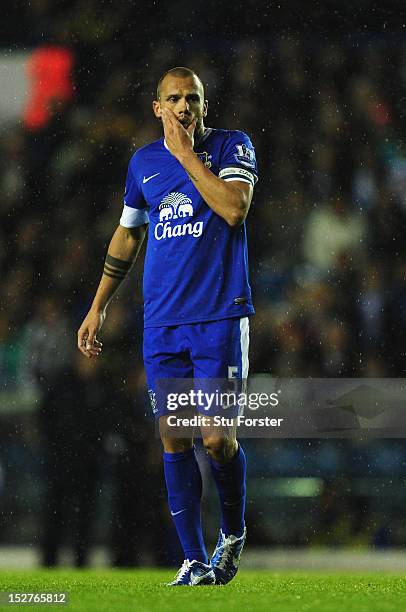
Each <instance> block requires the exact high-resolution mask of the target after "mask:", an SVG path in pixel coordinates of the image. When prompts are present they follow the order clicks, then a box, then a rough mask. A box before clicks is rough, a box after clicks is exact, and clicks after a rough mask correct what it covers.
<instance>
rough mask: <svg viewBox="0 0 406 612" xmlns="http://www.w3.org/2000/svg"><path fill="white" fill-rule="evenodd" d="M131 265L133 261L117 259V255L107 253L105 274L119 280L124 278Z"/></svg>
mask: <svg viewBox="0 0 406 612" xmlns="http://www.w3.org/2000/svg"><path fill="white" fill-rule="evenodd" d="M131 265H132V261H125V260H124V259H117V257H112V256H111V255H109V254H108V253H107V255H106V261H105V262H104V269H103V274H105V275H106V276H110V277H111V278H115V279H117V280H123V278H124V277H125V275H126V274H127V272H128V270H129V269H130V268H131Z"/></svg>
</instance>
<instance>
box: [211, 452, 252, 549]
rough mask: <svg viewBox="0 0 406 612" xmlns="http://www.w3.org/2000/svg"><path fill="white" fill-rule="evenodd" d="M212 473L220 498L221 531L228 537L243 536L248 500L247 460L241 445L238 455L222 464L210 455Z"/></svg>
mask: <svg viewBox="0 0 406 612" xmlns="http://www.w3.org/2000/svg"><path fill="white" fill-rule="evenodd" d="M209 460H210V465H211V471H212V474H213V477H214V480H215V482H216V486H217V491H218V494H219V498H220V508H221V530H222V531H223V533H224V534H225V535H226V536H228V535H235V536H237V537H240V536H242V534H243V532H244V513H245V498H246V486H245V478H246V460H245V454H244V451H243V449H242V447H241V446H240V445H239V446H238V450H237V452H236V454H235V455H234V456H233V457H232V458H231V459H230V461H227V463H224V464H220V463H216V462H215V461H213V459H212V458H211V457H210V455H209Z"/></svg>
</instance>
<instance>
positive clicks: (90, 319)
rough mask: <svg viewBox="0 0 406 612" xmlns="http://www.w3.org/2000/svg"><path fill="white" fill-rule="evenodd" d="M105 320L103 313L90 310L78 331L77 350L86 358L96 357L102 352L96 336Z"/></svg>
mask: <svg viewBox="0 0 406 612" xmlns="http://www.w3.org/2000/svg"><path fill="white" fill-rule="evenodd" d="M105 318H106V313H105V311H103V312H101V311H98V310H92V309H90V310H89V312H88V314H87V316H86V318H85V320H84V321H83V323H82V325H81V326H80V328H79V330H78V349H79V350H80V352H81V353H83V355H85V356H86V357H90V358H92V357H98V355H100V353H101V351H102V346H103V345H102V343H101V342H100V341H99V340H97V338H96V334H97V333H98V332H99V330H100V329H101V326H102V325H103V323H104V319H105Z"/></svg>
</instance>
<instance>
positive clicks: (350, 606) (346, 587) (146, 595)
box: [0, 569, 406, 612]
mask: <svg viewBox="0 0 406 612" xmlns="http://www.w3.org/2000/svg"><path fill="white" fill-rule="evenodd" d="M173 575H174V572H173V571H167V570H166V571H162V570H154V569H151V570H147V569H143V570H139V569H136V570H133V571H129V570H125V571H123V570H109V569H105V570H95V569H91V570H82V571H78V570H65V569H64V570H26V571H22V570H21V571H14V570H2V571H1V572H0V591H3V592H4V591H14V592H31V593H32V592H54V593H55V592H62V591H66V592H67V593H68V596H69V603H68V604H67V605H50V604H48V605H29V606H28V605H18V606H17V605H7V606H0V609H1V610H9V611H10V609H13V608H18V609H20V610H21V609H22V608H28V609H30V610H32V609H41V610H62V611H63V610H66V611H67V612H73V611H76V610H80V611H83V612H84V611H86V612H92V611H93V610H94V611H98V612H104V611H106V612H120V611H124V610H131V611H134V612H138V611H143V612H144V611H145V612H151V611H152V612H158V610H159V611H161V610H163V611H173V612H175V611H176V612H183V611H187V612H189V611H194V610H199V611H200V610H201V611H202V612H203V611H204V612H208V611H214V610H216V611H217V610H221V611H223V610H225V611H227V610H233V611H234V612H248V611H251V610H252V611H255V612H260V611H262V610H264V611H265V610H266V611H267V612H268V611H269V612H291V611H292V612H293V611H294V612H302V611H303V612H305V611H309V612H333V611H334V612H351V611H354V612H355V611H356V612H375V611H376V612H378V611H379V612H385V611H399V612H400V611H404V610H406V579H405V578H403V576H402V575H401V574H351V573H349V572H348V573H346V574H343V573H334V574H333V573H332V574H321V573H301V572H294V573H293V572H272V571H268V570H263V571H258V570H241V571H240V572H239V574H238V576H237V577H236V578H235V580H234V581H233V582H231V583H230V584H229V585H227V586H218V587H216V586H210V587H177V588H168V587H165V586H164V583H165V582H166V581H167V580H169V579H171V578H172V577H173Z"/></svg>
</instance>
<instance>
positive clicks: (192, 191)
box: [120, 128, 258, 416]
mask: <svg viewBox="0 0 406 612" xmlns="http://www.w3.org/2000/svg"><path fill="white" fill-rule="evenodd" d="M194 151H195V153H196V154H197V155H198V157H199V158H200V159H201V161H202V162H203V163H204V164H205V166H207V167H208V168H209V169H210V171H211V172H213V173H214V174H215V175H216V176H218V177H219V178H222V179H223V180H225V181H235V180H237V181H243V182H245V183H250V184H251V185H252V186H254V185H255V183H256V182H257V180H258V178H257V164H256V158H255V151H254V148H253V146H252V143H251V141H250V139H249V138H248V136H247V135H246V134H244V133H243V132H240V131H237V130H219V129H212V128H206V129H205V132H204V134H203V136H202V137H201V138H200V140H198V141H197V142H195V145H194ZM145 223H149V233H148V243H147V252H146V257H145V265H144V281H143V292H144V327H145V332H144V362H145V368H146V374H147V382H148V388H149V391H150V396H153V394H154V389H155V381H156V380H157V379H158V378H175V377H179V378H186V377H191V378H206V377H207V378H227V377H229V376H230V372H232V374H233V375H234V376H237V377H246V376H247V374H248V355H247V353H248V319H247V317H248V316H250V315H252V314H254V308H253V305H252V299H251V289H250V285H249V279H248V254H247V237H246V228H245V223H243V224H242V225H240V226H238V227H234V228H233V227H230V226H229V225H228V224H227V222H226V221H225V220H224V219H223V218H222V217H220V216H219V215H218V214H216V213H215V212H214V211H213V210H212V209H211V208H210V207H209V206H208V205H207V204H206V202H205V201H204V200H203V198H202V196H201V195H200V193H199V191H198V190H197V189H196V187H195V186H194V185H193V183H192V181H191V179H190V178H189V176H188V174H187V173H186V171H185V170H184V168H183V167H182V165H181V164H180V162H179V161H178V160H177V159H176V158H175V157H174V156H173V155H172V154H171V153H170V151H169V150H168V148H167V146H166V143H165V141H164V139H163V138H160V139H159V140H157V141H155V142H153V143H151V144H149V145H146V146H145V147H142V148H141V149H138V150H137V151H136V152H135V154H134V155H133V157H132V158H131V160H130V163H129V167H128V173H127V180H126V189H125V195H124V209H123V213H122V216H121V219H120V224H121V225H122V226H124V227H128V228H132V227H137V226H140V225H143V224H145ZM230 368H231V370H230ZM153 407H154V406H153ZM155 413H156V416H161V414H164V412H161V410H160V408H159V407H155Z"/></svg>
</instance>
